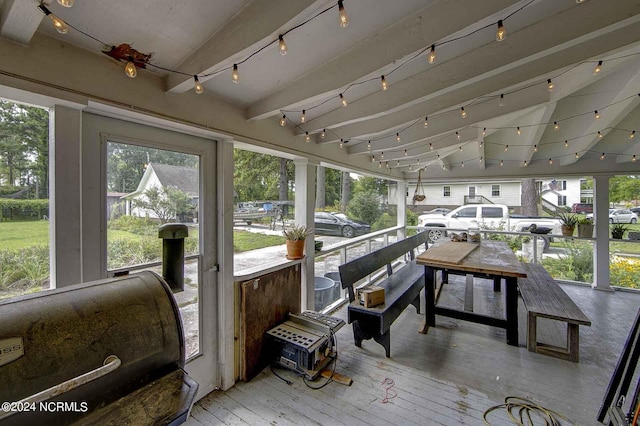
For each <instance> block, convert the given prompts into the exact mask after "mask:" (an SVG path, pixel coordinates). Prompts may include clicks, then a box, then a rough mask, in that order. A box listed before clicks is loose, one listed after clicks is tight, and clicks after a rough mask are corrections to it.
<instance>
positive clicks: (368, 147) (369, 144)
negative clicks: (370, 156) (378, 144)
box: [367, 141, 371, 151]
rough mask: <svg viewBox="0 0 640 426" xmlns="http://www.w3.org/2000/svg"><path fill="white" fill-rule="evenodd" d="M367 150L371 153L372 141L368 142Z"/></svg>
mask: <svg viewBox="0 0 640 426" xmlns="http://www.w3.org/2000/svg"><path fill="white" fill-rule="evenodd" d="M367 149H368V150H369V151H371V141H369V142H367Z"/></svg>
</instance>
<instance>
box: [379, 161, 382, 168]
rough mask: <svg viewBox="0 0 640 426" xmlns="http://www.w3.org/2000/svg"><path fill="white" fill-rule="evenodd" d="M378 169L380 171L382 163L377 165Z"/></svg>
mask: <svg viewBox="0 0 640 426" xmlns="http://www.w3.org/2000/svg"><path fill="white" fill-rule="evenodd" d="M378 168H379V169H381V168H382V161H381V162H379V163H378Z"/></svg>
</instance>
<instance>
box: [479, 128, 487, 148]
mask: <svg viewBox="0 0 640 426" xmlns="http://www.w3.org/2000/svg"><path fill="white" fill-rule="evenodd" d="M482 136H487V128H486V127H483V128H482ZM480 145H482V142H480Z"/></svg>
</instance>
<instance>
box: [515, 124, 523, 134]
mask: <svg viewBox="0 0 640 426" xmlns="http://www.w3.org/2000/svg"><path fill="white" fill-rule="evenodd" d="M516 133H517V134H518V136H520V135H521V134H522V132H521V131H520V126H518V128H517V129H516Z"/></svg>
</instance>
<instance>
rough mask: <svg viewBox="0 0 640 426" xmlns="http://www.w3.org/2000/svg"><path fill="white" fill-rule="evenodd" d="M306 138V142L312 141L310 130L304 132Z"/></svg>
mask: <svg viewBox="0 0 640 426" xmlns="http://www.w3.org/2000/svg"><path fill="white" fill-rule="evenodd" d="M304 140H305V142H311V136H309V132H304Z"/></svg>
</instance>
